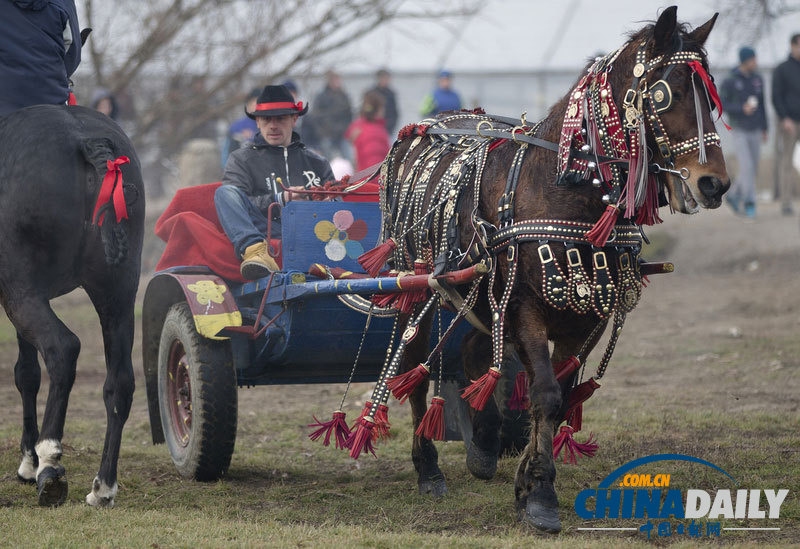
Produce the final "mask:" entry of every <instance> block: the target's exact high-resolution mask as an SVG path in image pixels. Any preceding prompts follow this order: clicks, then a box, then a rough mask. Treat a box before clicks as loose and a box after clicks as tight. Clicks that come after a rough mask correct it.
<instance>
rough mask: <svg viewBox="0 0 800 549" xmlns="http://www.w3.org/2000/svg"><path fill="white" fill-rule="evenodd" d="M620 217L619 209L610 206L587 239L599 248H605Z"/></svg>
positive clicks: (587, 235) (588, 233)
mask: <svg viewBox="0 0 800 549" xmlns="http://www.w3.org/2000/svg"><path fill="white" fill-rule="evenodd" d="M618 216H619V208H617V207H616V206H612V205H609V206H608V207H607V208H606V211H605V212H604V213H603V215H602V216H600V219H599V220H598V222H597V223H595V224H594V227H592V230H590V231H589V232H587V233H586V235H585V236H586V239H587V240H588V241H589V242H590V243H591V244H594V245H595V246H597V247H598V248H602V247H603V246H605V245H606V242H607V241H608V237H609V235H610V234H611V230H612V229H613V228H614V225H616V223H617V217H618Z"/></svg>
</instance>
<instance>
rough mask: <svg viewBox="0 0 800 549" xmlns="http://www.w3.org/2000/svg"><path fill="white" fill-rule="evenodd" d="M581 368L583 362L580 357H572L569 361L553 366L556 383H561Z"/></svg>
mask: <svg viewBox="0 0 800 549" xmlns="http://www.w3.org/2000/svg"><path fill="white" fill-rule="evenodd" d="M580 367H581V362H580V361H579V360H578V357H576V356H571V357H569V358H568V359H567V360H562V361H561V362H559V363H558V364H556V365H554V366H553V372H554V373H555V374H556V381H558V382H559V383H560V382H562V381H564V380H565V379H567V378H568V377H569V376H571V375H572V373H573V372H574V371H575V370H577V369H578V368H580Z"/></svg>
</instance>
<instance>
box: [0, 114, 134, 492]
mask: <svg viewBox="0 0 800 549" xmlns="http://www.w3.org/2000/svg"><path fill="white" fill-rule="evenodd" d="M121 157H127V159H129V162H127V163H126V162H125V160H126V159H124V158H121ZM115 160H116V162H115ZM107 174H108V175H107ZM104 180H105V182H106V184H105V185H104V184H103V183H104ZM123 182H124V186H123ZM101 187H102V191H103V192H102V193H101ZM112 190H113V191H114V192H111V191H112ZM98 197H100V198H101V200H100V201H99V202H101V203H105V204H101V205H100V208H99V211H97V212H95V209H96V206H97V205H98ZM112 205H113V206H112ZM144 206H145V204H144V188H143V183H142V177H141V173H140V170H139V162H138V160H137V158H136V153H135V152H134V149H133V146H132V145H131V143H130V141H129V140H128V138H127V137H126V135H125V134H124V133H123V131H122V130H121V129H120V128H119V126H117V124H116V123H114V122H113V121H112V120H111V119H110V118H108V117H106V116H105V115H102V114H100V113H98V112H96V111H93V110H90V109H86V108H83V107H78V106H69V107H68V106H55V105H53V106H51V105H41V106H35V107H28V108H25V109H21V110H19V111H16V112H13V113H11V114H9V115H7V116H5V117H3V118H0V300H1V301H2V305H3V308H4V309H5V311H6V314H7V315H8V317H9V319H10V320H11V322H12V323H13V324H14V327H15V329H16V331H17V341H18V344H19V358H18V359H17V363H16V365H15V367H14V378H15V381H16V385H17V388H18V389H19V392H20V394H21V395H22V405H23V430H22V442H21V450H22V463H21V465H20V467H19V470H18V476H19V478H20V479H21V480H23V481H26V482H36V483H37V484H38V492H39V504H40V505H47V506H51V505H60V504H61V503H63V502H64V500H65V499H66V497H67V480H66V477H65V471H64V467H63V466H62V465H61V464H60V460H61V453H62V450H61V438H62V436H63V433H64V420H65V416H66V412H67V402H68V399H69V393H70V390H71V388H72V384H73V382H74V380H75V371H76V363H77V359H78V353H79V352H80V347H81V344H80V341H79V340H78V338H77V336H76V335H75V334H73V333H72V332H71V331H70V330H69V329H68V328H67V327H66V326H65V325H64V324H63V323H62V322H61V321H60V320H59V319H58V317H57V316H56V315H55V313H54V312H53V310H52V309H51V308H50V303H49V302H50V300H51V299H53V298H55V297H57V296H60V295H63V294H65V293H67V292H70V291H72V290H74V289H75V288H77V287H78V286H81V287H83V288H84V289H85V290H86V293H87V294H88V295H89V297H90V299H91V300H92V303H93V305H94V307H95V309H96V310H97V314H98V316H99V317H100V323H101V325H102V330H103V343H104V346H105V357H106V368H107V376H106V382H105V385H104V387H103V398H104V400H105V405H106V414H107V421H108V424H107V429H106V439H105V444H104V446H103V457H102V461H101V464H100V471H99V472H98V474H97V477H96V478H95V479H94V482H93V484H92V491H91V492H90V493H89V494H88V495H87V496H86V502H87V503H89V504H90V505H93V506H109V507H110V506H112V505H113V504H114V496H115V495H116V493H117V459H118V457H119V448H120V441H121V438H122V427H123V425H124V424H125V420H126V419H127V417H128V412H129V411H130V407H131V400H132V398H133V389H134V378H133V367H132V364H131V347H132V345H133V332H134V311H133V308H134V299H135V297H136V290H137V287H138V283H139V266H140V262H141V249H142V238H143V234H144ZM125 211H127V216H128V217H127V219H125V218H124V214H125ZM95 214H96V215H95ZM101 218H102V220H101ZM37 353H40V354H41V355H42V357H43V358H44V361H45V366H46V367H47V373H48V375H49V377H50V391H49V394H48V397H47V406H46V408H45V412H44V419H43V421H42V429H41V432H40V431H39V428H38V421H37V417H36V396H37V393H38V391H39V385H40V381H41V371H40V366H39V361H38V356H37Z"/></svg>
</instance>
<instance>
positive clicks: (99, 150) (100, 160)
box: [81, 137, 128, 265]
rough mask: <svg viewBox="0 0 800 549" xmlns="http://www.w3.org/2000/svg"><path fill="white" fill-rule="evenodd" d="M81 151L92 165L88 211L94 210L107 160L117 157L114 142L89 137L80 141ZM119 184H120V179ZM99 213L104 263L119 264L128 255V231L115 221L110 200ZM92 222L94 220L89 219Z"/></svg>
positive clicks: (107, 139)
mask: <svg viewBox="0 0 800 549" xmlns="http://www.w3.org/2000/svg"><path fill="white" fill-rule="evenodd" d="M81 152H82V153H83V156H84V158H85V159H86V161H87V162H88V163H89V164H91V165H92V167H94V170H95V175H96V182H97V183H96V185H94V186H93V189H92V191H90V193H89V194H90V195H91V196H92V203H91V204H92V206H91V207H90V211H91V212H94V204H95V202H94V201H95V200H97V198H98V194H99V190H100V185H101V183H102V181H103V178H104V177H105V175H106V172H107V170H108V165H109V164H108V162H109V161H113V160H115V159H116V158H117V155H116V154H115V153H114V144H113V142H112V141H111V139H109V138H107V137H89V138H86V139H83V140H82V141H81ZM119 184H120V185H121V184H122V180H121V179H120V182H119ZM98 213H99V215H103V214H104V220H105V222H104V223H102V224H99V225H100V239H101V240H102V242H103V251H104V252H105V256H106V263H108V264H109V265H119V264H120V263H122V262H123V261H125V258H126V257H127V256H128V233H127V232H125V229H124V228H123V227H122V226H121V225H120V224H119V223H117V219H116V216H115V215H114V211H113V207H112V202H111V201H109V202H107V203H106V204H105V205H103V206H101V209H100V212H98ZM91 221H92V222H94V221H95V220H94V219H93V220H91Z"/></svg>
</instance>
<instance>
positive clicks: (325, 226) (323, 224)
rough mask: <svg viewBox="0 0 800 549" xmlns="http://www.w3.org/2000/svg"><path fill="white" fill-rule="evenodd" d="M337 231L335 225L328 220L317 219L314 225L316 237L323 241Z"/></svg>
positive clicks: (327, 239)
mask: <svg viewBox="0 0 800 549" xmlns="http://www.w3.org/2000/svg"><path fill="white" fill-rule="evenodd" d="M338 233H339V229H337V228H336V225H334V224H333V223H331V222H330V221H324V220H323V221H319V222H317V224H316V225H314V234H315V235H317V238H318V239H320V240H322V241H323V242H327V241H329V240H330V239H331V238H333V236H334V235H335V234H338Z"/></svg>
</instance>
